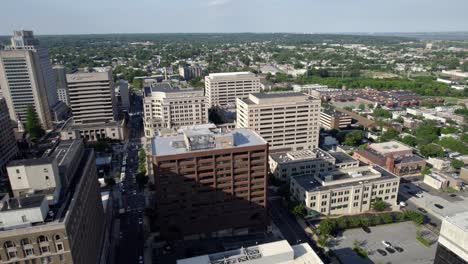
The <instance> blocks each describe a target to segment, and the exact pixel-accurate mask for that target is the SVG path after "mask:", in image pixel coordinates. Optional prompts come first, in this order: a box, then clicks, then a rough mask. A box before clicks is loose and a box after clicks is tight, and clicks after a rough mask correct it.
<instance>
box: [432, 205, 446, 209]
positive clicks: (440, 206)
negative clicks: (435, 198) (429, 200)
mask: <svg viewBox="0 0 468 264" xmlns="http://www.w3.org/2000/svg"><path fill="white" fill-rule="evenodd" d="M434 206H435V207H437V208H439V209H444V207H443V206H442V205H440V204H434Z"/></svg>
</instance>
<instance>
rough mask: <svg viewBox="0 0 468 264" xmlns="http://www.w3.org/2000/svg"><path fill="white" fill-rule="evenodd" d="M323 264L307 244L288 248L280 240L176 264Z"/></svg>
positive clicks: (178, 261) (188, 259) (285, 242)
mask: <svg viewBox="0 0 468 264" xmlns="http://www.w3.org/2000/svg"><path fill="white" fill-rule="evenodd" d="M238 263H245V264H306V263H307V264H323V262H322V260H321V259H320V258H319V257H318V256H317V254H316V253H315V252H314V251H313V250H312V248H311V247H310V246H309V245H308V244H307V243H303V244H299V245H295V246H292V247H291V246H290V245H289V243H288V241H286V240H281V241H277V242H272V243H266V244H261V245H257V246H253V247H247V248H240V249H236V250H230V251H225V252H220V253H215V254H210V255H203V256H198V257H193V258H187V259H181V260H177V264H238Z"/></svg>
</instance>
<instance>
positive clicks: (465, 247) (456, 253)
mask: <svg viewBox="0 0 468 264" xmlns="http://www.w3.org/2000/svg"><path fill="white" fill-rule="evenodd" d="M467 223H468V212H463V213H459V214H456V215H453V216H448V217H445V218H444V219H443V220H442V226H441V228H440V234H439V244H438V245H437V251H436V256H435V259H434V264H467V263H468V224H467Z"/></svg>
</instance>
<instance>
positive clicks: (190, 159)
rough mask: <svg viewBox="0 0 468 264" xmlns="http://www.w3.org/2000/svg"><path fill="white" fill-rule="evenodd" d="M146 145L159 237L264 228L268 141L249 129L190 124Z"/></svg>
mask: <svg viewBox="0 0 468 264" xmlns="http://www.w3.org/2000/svg"><path fill="white" fill-rule="evenodd" d="M151 145H152V166H153V171H154V173H153V177H154V180H153V182H154V184H155V188H156V190H155V191H156V200H157V201H158V202H157V204H156V205H155V207H156V211H157V216H158V217H157V220H156V222H157V224H158V226H159V227H160V234H161V236H162V237H163V238H165V239H180V238H197V237H199V235H200V234H209V235H210V236H224V235H232V234H244V233H248V232H249V230H259V229H260V230H265V228H266V226H267V225H268V217H267V211H266V201H267V200H266V194H267V191H266V187H267V186H266V185H267V173H268V143H267V142H266V141H265V140H264V139H262V138H261V137H260V136H259V135H257V134H256V133H255V132H254V131H252V130H249V129H235V130H232V131H221V129H219V128H216V127H215V126H214V125H203V126H193V127H191V128H190V129H186V130H183V131H181V132H180V134H178V135H175V136H169V137H155V138H153V139H152V140H151Z"/></svg>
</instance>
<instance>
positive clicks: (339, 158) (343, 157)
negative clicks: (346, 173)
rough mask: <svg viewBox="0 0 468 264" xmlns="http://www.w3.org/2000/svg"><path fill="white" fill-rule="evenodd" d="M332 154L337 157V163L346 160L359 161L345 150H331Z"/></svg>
mask: <svg viewBox="0 0 468 264" xmlns="http://www.w3.org/2000/svg"><path fill="white" fill-rule="evenodd" d="M330 155H332V156H333V158H335V160H336V163H346V162H355V161H357V160H356V159H354V158H353V157H351V156H350V155H348V154H346V153H344V152H330Z"/></svg>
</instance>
